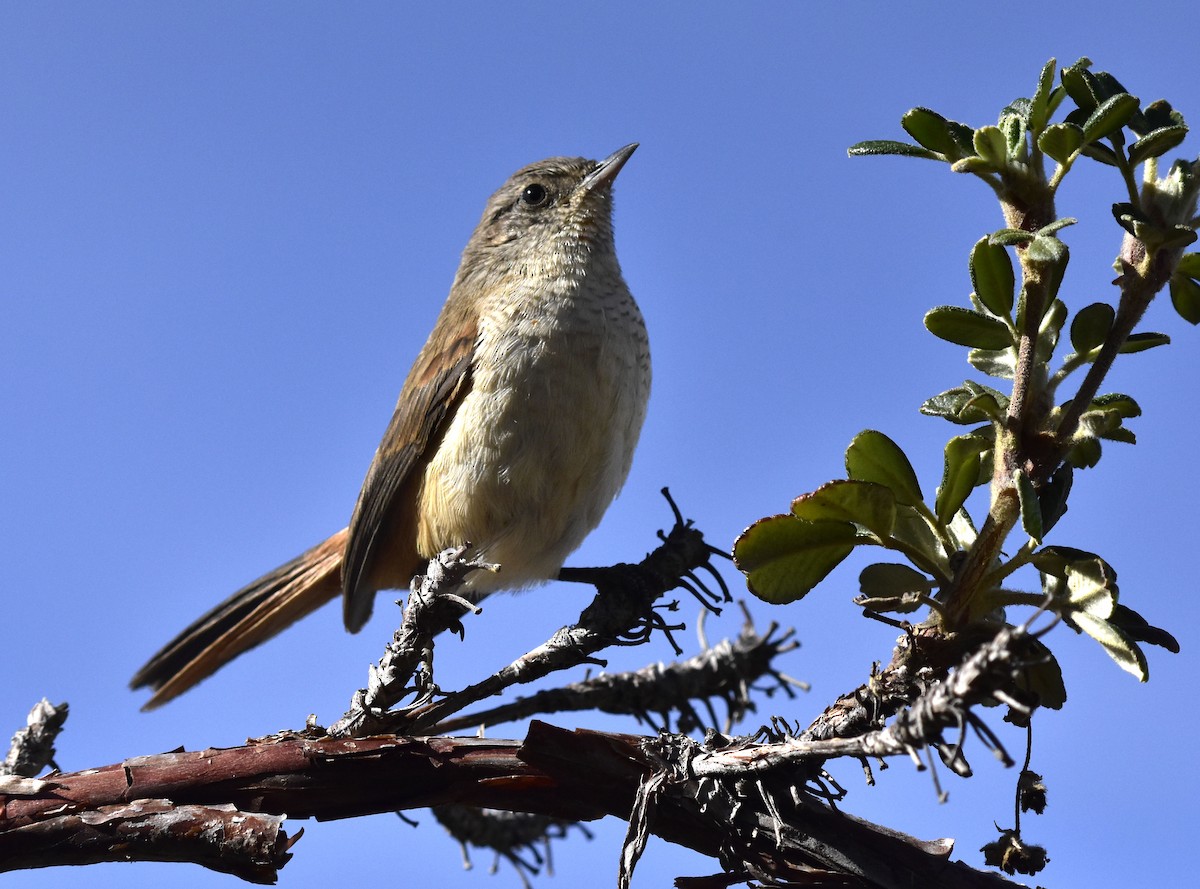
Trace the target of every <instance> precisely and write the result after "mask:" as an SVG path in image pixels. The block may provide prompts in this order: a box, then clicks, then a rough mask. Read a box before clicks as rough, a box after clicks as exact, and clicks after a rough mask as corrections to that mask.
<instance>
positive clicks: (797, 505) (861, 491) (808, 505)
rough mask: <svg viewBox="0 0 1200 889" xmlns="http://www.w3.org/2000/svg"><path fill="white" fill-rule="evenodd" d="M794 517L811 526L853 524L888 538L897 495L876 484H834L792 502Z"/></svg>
mask: <svg viewBox="0 0 1200 889" xmlns="http://www.w3.org/2000/svg"><path fill="white" fill-rule="evenodd" d="M792 515H794V516H795V517H796V518H798V519H804V520H806V521H810V522H814V521H820V520H823V519H830V520H833V521H841V522H854V523H856V524H859V525H862V526H863V527H864V528H867V529H868V530H869V531H871V532H872V533H873V534H876V535H878V536H879V537H885V538H886V537H887V536H889V535H890V534H891V533H892V525H893V524H895V522H896V495H895V494H893V493H892V490H891V488H887V487H884V486H883V485H879V484H875V483H874V482H863V481H846V480H840V481H832V482H828V483H827V484H824V485H821V487H819V488H817V489H816V490H815V491H813V492H812V493H811V494H801V495H800V496H799V497H797V498H796V499H795V500H793V501H792Z"/></svg>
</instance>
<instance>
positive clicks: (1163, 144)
mask: <svg viewBox="0 0 1200 889" xmlns="http://www.w3.org/2000/svg"><path fill="white" fill-rule="evenodd" d="M1187 133H1188V128H1187V127H1184V126H1171V127H1159V128H1158V129H1157V130H1151V131H1150V132H1149V133H1147V134H1146V135H1144V136H1142V138H1140V139H1138V140H1137V141H1136V142H1134V143H1133V144H1132V145H1130V146H1129V162H1130V163H1132V164H1140V163H1141V162H1142V161H1144V160H1145V159H1146V158H1148V157H1162V156H1163V155H1164V154H1166V153H1167V152H1168V151H1170V150H1171V149H1172V148H1175V147H1176V146H1177V145H1179V143H1180V142H1182V141H1183V140H1184V138H1185V137H1186V136H1187Z"/></svg>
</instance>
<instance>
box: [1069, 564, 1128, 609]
mask: <svg viewBox="0 0 1200 889" xmlns="http://www.w3.org/2000/svg"><path fill="white" fill-rule="evenodd" d="M1065 574H1066V580H1067V602H1068V603H1069V604H1070V612H1069V617H1070V619H1071V620H1074V619H1075V618H1076V617H1077V616H1078V615H1079V614H1080V613H1084V614H1088V615H1091V616H1092V617H1095V618H1099V619H1101V620H1108V618H1109V617H1110V616H1111V615H1112V613H1113V608H1114V607H1115V606H1116V604H1117V576H1116V572H1114V571H1113V570H1112V567H1111V566H1110V565H1109V564H1108V563H1107V562H1105V561H1104V560H1103V559H1101V558H1098V557H1097V558H1094V559H1080V560H1078V561H1074V562H1068V563H1067V566H1066V569H1065Z"/></svg>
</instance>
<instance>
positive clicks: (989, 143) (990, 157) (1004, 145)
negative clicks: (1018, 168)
mask: <svg viewBox="0 0 1200 889" xmlns="http://www.w3.org/2000/svg"><path fill="white" fill-rule="evenodd" d="M972 142H973V144H974V147H975V153H976V154H977V155H979V156H980V157H981V158H983V159H984V160H985V161H986V162H987V163H989V164H991V165H992V166H994V167H996V168H1003V167H1004V166H1006V165H1007V164H1008V140H1007V139H1005V137H1004V133H1003V132H1001V130H1000V128H999V127H991V126H988V127H980V128H979V129H977V130H976V131H975V133H974V136H973V139H972Z"/></svg>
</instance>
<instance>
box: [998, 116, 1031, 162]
mask: <svg viewBox="0 0 1200 889" xmlns="http://www.w3.org/2000/svg"><path fill="white" fill-rule="evenodd" d="M1015 106H1016V103H1014V105H1012V106H1009V111H1008V112H1007V113H1005V114H1002V115H1001V116H1000V132H1002V133H1004V143H1005V144H1004V148H1005V153H1006V154H1007V155H1008V156H1009V157H1014V158H1023V157H1025V156H1026V155H1027V153H1028V152H1027V150H1026V144H1025V121H1026V114H1027V113H1028V108H1025V109H1021V110H1018V108H1017V107H1015Z"/></svg>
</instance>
